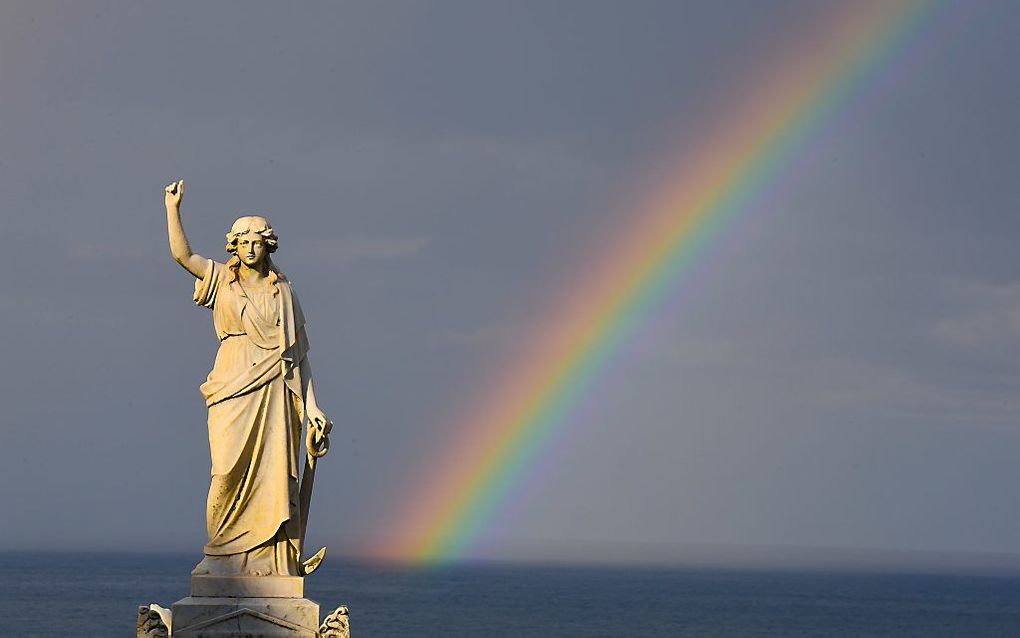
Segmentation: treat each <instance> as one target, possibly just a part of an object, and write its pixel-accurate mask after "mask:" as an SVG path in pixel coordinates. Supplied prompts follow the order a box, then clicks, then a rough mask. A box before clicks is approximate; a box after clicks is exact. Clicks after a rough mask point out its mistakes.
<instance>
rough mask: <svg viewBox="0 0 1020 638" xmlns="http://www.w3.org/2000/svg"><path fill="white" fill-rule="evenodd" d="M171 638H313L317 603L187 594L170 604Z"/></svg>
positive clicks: (316, 629)
mask: <svg viewBox="0 0 1020 638" xmlns="http://www.w3.org/2000/svg"><path fill="white" fill-rule="evenodd" d="M173 619H174V632H173V638H212V637H218V638H225V637H227V636H231V637H235V638H236V637H238V636H264V637H266V638H276V637H279V636H286V637H288V638H291V637H298V636H300V637H307V638H315V637H316V636H317V635H318V627H319V604H318V603H316V602H315V601H312V600H308V599H307V598H216V597H194V596H189V597H188V598H183V599H181V600H178V601H177V602H176V603H174V605H173Z"/></svg>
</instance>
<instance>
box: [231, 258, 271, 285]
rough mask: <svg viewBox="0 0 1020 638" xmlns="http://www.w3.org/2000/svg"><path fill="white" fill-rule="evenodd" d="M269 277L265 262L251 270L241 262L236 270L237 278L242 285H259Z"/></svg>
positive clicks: (267, 266)
mask: <svg viewBox="0 0 1020 638" xmlns="http://www.w3.org/2000/svg"><path fill="white" fill-rule="evenodd" d="M268 276H269V265H268V264H266V262H265V261H263V262H262V263H260V264H258V265H257V266H256V267H255V268H252V267H251V266H249V265H248V264H246V263H244V262H243V261H242V262H241V264H240V267H239V268H238V269H237V277H238V278H239V279H240V280H241V282H242V283H246V284H247V283H251V284H259V283H262V280H263V279H265V278H266V277H268Z"/></svg>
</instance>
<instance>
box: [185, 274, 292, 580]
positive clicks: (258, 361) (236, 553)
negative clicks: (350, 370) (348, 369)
mask: <svg viewBox="0 0 1020 638" xmlns="http://www.w3.org/2000/svg"><path fill="white" fill-rule="evenodd" d="M234 279H235V277H234V273H233V272H232V271H231V270H230V269H229V268H228V267H227V266H226V265H224V264H221V263H218V262H214V261H212V260H210V261H209V263H208V266H207V267H206V272H205V276H204V277H202V279H200V280H198V281H196V282H195V296H194V299H195V303H196V304H198V305H201V306H205V307H207V308H211V309H212V312H213V324H214V326H215V328H216V335H217V337H219V339H220V347H219V350H218V352H217V354H216V362H215V364H214V365H213V369H212V371H211V372H210V373H209V377H208V379H207V380H206V382H205V383H203V384H202V386H201V392H202V396H203V397H205V402H206V406H207V407H208V408H209V422H208V424H209V449H210V452H211V456H212V481H211V484H210V487H209V498H208V501H207V508H206V521H207V527H208V532H209V542H208V544H207V545H206V546H205V554H206V559H205V560H204V561H203V562H202V563H201V564H200V565H199V567H197V568H196V571H195V573H258V574H268V573H272V574H288V575H296V574H297V573H298V571H297V570H298V566H297V561H298V557H299V556H300V553H301V547H300V543H301V539H300V538H299V534H300V532H299V530H300V520H301V519H300V517H301V512H300V511H299V507H298V502H299V500H298V475H299V465H298V461H299V459H300V457H301V450H302V444H301V428H302V422H303V420H304V402H305V397H306V391H307V378H308V376H309V375H308V374H307V365H306V363H305V362H306V359H305V357H306V354H307V352H308V340H307V338H306V336H305V329H304V316H303V315H302V313H301V307H300V306H299V305H298V302H297V298H296V297H295V296H294V291H293V289H292V288H291V286H290V283H289V282H288V281H287V280H286V279H285V278H284V277H283V276H282V275H278V276H276V277H275V279H276V281H275V283H274V284H273V285H271V286H269V288H268V289H261V290H258V291H256V290H251V289H249V290H246V289H245V288H244V287H243V286H242V285H241V283H240V282H239V281H236V280H234ZM303 369H304V370H303ZM217 559H220V560H217Z"/></svg>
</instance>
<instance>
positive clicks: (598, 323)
mask: <svg viewBox="0 0 1020 638" xmlns="http://www.w3.org/2000/svg"><path fill="white" fill-rule="evenodd" d="M932 4H933V3H932V2H928V1H925V0H884V1H870V0H869V1H865V2H861V1H855V2H847V3H838V4H837V5H836V7H835V9H836V10H835V12H834V13H833V14H832V15H827V16H826V17H825V19H824V20H823V21H821V22H820V23H819V24H816V25H815V26H813V27H812V28H811V29H809V30H808V31H809V32H808V34H807V37H806V38H804V39H802V40H800V41H799V42H798V43H797V44H796V45H795V46H794V47H793V48H791V49H790V50H788V51H785V52H784V54H783V55H780V56H778V58H777V59H776V60H775V61H773V62H772V63H771V64H767V65H765V67H764V68H761V69H755V71H756V72H755V73H754V75H753V76H752V77H753V80H752V81H751V82H749V83H747V84H742V85H741V87H742V88H743V89H744V90H741V91H740V92H739V95H735V96H734V97H733V98H732V99H731V100H730V101H729V102H727V103H728V104H733V105H735V107H734V108H732V109H731V110H729V112H725V113H723V114H722V117H719V118H718V119H717V120H716V121H715V122H714V124H715V125H714V126H708V127H704V128H703V130H706V131H708V135H707V137H706V138H705V141H704V143H703V144H696V145H694V149H693V150H691V151H690V152H687V153H685V154H683V155H681V156H680V157H679V159H678V160H677V161H676V162H674V163H673V166H672V168H671V170H670V171H669V176H670V179H669V180H668V183H666V184H665V186H663V187H662V188H658V189H656V190H655V191H654V192H653V194H652V196H651V197H648V198H646V199H644V200H643V201H641V202H639V204H638V205H637V206H635V207H634V209H633V213H632V214H629V215H628V216H627V227H625V228H623V229H621V231H620V232H618V233H617V234H616V235H614V241H613V242H612V243H611V245H610V246H609V248H608V250H606V251H604V252H600V253H599V258H598V259H597V260H594V261H595V262H596V263H594V264H585V266H586V267H587V269H586V270H585V272H584V274H583V277H579V278H578V285H575V286H572V287H571V288H569V289H570V290H572V291H573V292H572V293H571V294H570V296H569V297H568V298H567V299H566V300H562V299H561V300H560V301H559V304H558V305H557V306H556V307H555V308H554V312H553V313H552V314H551V315H550V316H552V317H553V322H552V324H551V325H549V326H546V327H545V328H544V329H543V332H542V334H538V335H535V336H534V338H533V339H532V340H529V341H528V343H529V347H527V348H525V349H524V350H525V351H524V352H521V353H519V355H518V356H517V357H515V360H514V361H512V362H510V364H509V365H507V366H505V367H503V368H502V370H503V371H502V373H501V375H500V377H499V378H498V380H497V383H496V384H495V385H494V386H493V387H492V388H491V391H489V392H486V393H482V394H481V397H482V399H481V401H478V402H477V403H475V404H473V405H471V406H470V407H469V409H468V410H467V411H466V412H465V413H464V414H463V415H462V416H461V418H460V420H459V423H458V424H457V427H456V428H455V433H456V439H455V440H454V441H453V442H452V443H451V444H449V445H447V446H446V447H445V450H444V457H443V458H442V459H439V460H438V461H437V462H436V463H434V464H433V465H432V467H438V468H442V469H441V470H439V471H438V472H436V473H435V475H434V476H432V477H431V478H430V479H429V480H423V481H421V482H420V483H419V484H417V486H416V487H415V488H414V489H413V491H412V493H411V494H410V497H409V498H408V500H407V504H406V506H405V508H404V509H403V510H401V518H400V521H399V523H398V524H397V525H396V526H395V528H394V529H395V530H396V533H395V534H394V536H393V537H392V538H391V539H389V540H387V541H385V542H384V543H382V546H380V547H375V548H372V549H371V552H370V553H372V554H374V555H375V556H377V557H382V558H388V559H395V560H411V561H415V562H424V563H430V562H440V561H444V560H447V559H451V558H456V557H457V556H460V555H462V554H463V553H464V552H465V551H466V550H468V549H470V547H471V545H472V543H474V542H476V541H477V540H478V539H479V537H480V536H481V534H482V533H483V532H484V531H485V529H486V525H487V523H489V522H490V521H491V520H492V519H493V517H494V515H495V514H497V513H498V512H499V511H500V510H501V509H502V508H504V507H505V506H506V504H507V502H508V500H509V499H510V497H511V496H512V495H513V493H514V489H515V487H516V486H517V485H519V484H520V479H521V477H522V475H523V473H524V472H525V471H526V470H528V469H530V468H531V467H532V465H533V463H534V460H535V459H536V457H537V455H538V454H539V453H540V452H541V451H542V450H543V448H544V447H546V446H548V445H549V444H550V442H551V441H552V440H553V439H554V438H555V437H556V436H557V435H558V434H560V432H559V430H562V429H563V428H564V427H566V425H567V424H568V423H569V416H570V415H571V413H572V412H573V411H574V410H576V408H577V407H578V405H579V403H580V402H581V401H582V399H583V397H584V396H585V392H586V390H587V389H589V388H590V387H591V385H592V383H593V382H594V381H595V380H596V378H597V377H598V375H599V374H600V373H601V372H603V371H604V370H605V369H606V367H607V366H608V364H609V363H610V360H611V358H612V357H613V355H614V353H616V352H618V351H619V350H620V348H621V346H622V344H623V343H625V342H626V340H627V339H628V338H629V337H631V336H632V335H634V333H635V332H636V330H637V328H638V327H639V326H640V325H641V324H642V322H643V320H645V319H646V318H647V317H648V315H649V313H650V312H651V311H652V309H653V308H654V306H655V305H656V304H657V303H658V302H661V301H662V300H664V299H665V298H666V297H667V295H668V294H669V293H670V292H671V291H673V290H674V289H675V288H676V287H677V285H678V284H679V283H680V282H681V281H682V280H683V279H684V278H685V277H686V276H688V275H690V274H691V273H692V272H693V271H695V270H696V266H697V264H698V261H699V258H700V257H701V256H702V255H704V253H705V252H706V251H707V250H708V248H709V247H710V246H712V244H713V240H714V239H715V238H716V237H718V236H719V235H720V233H721V232H722V231H723V230H725V229H726V228H727V227H729V226H730V225H731V224H732V222H733V221H734V219H735V218H736V217H738V216H739V215H741V213H743V212H745V211H747V210H748V209H749V208H751V204H753V202H754V200H755V198H756V197H759V196H760V195H761V193H762V191H763V189H764V188H765V187H766V186H767V185H768V184H769V183H770V181H774V180H775V178H776V177H777V175H778V174H779V173H780V172H781V171H782V170H783V169H784V167H787V166H788V165H789V164H790V161H791V160H792V159H793V157H794V155H795V152H796V151H797V150H798V149H801V148H802V147H803V146H804V145H805V143H806V142H807V141H808V140H809V138H811V137H812V135H814V134H815V133H817V132H818V131H819V130H820V128H821V125H822V124H824V123H825V122H826V121H827V120H828V119H830V118H831V117H832V116H833V114H834V113H835V112H836V111H838V110H839V107H840V106H841V105H844V104H845V103H847V102H848V101H849V98H850V97H851V96H852V95H854V94H855V93H856V92H858V91H859V90H860V89H862V88H863V86H864V85H865V84H866V81H867V80H868V79H869V78H870V77H871V76H872V75H874V72H875V71H876V70H878V69H879V68H881V66H882V65H883V64H885V63H886V62H887V61H888V60H890V59H892V58H893V57H895V54H896V53H897V51H898V50H899V49H900V48H901V47H902V46H903V45H904V43H905V42H907V40H908V39H909V37H908V36H909V35H910V34H911V33H912V32H914V31H916V30H917V28H918V27H919V25H920V24H921V23H922V18H924V17H925V16H927V15H928V14H929V13H931V12H930V7H931V5H932ZM592 267H594V268H595V269H596V270H595V272H592V270H591V268H592ZM561 290H562V289H561ZM557 292H558V293H559V292H560V291H557Z"/></svg>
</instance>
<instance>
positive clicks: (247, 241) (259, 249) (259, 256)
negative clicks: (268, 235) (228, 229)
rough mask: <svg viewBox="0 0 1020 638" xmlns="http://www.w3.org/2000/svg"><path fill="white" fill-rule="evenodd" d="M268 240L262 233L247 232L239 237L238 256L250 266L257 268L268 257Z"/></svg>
mask: <svg viewBox="0 0 1020 638" xmlns="http://www.w3.org/2000/svg"><path fill="white" fill-rule="evenodd" d="M266 254H267V253H266V242H265V240H264V239H263V238H262V235H259V234H257V233H245V234H243V235H241V236H240V237H238V238H237V256H238V257H239V258H240V259H241V261H243V262H244V264H245V265H246V266H248V267H249V268H255V267H256V266H258V265H259V264H260V263H262V260H263V259H265V258H266Z"/></svg>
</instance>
